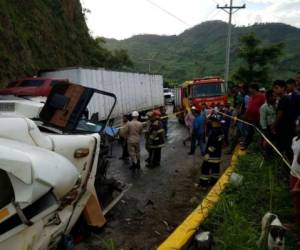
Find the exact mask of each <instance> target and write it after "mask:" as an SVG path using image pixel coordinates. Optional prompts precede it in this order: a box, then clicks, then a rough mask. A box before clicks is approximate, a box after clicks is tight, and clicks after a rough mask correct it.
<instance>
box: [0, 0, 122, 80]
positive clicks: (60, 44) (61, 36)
mask: <svg viewBox="0 0 300 250" xmlns="http://www.w3.org/2000/svg"><path fill="white" fill-rule="evenodd" d="M0 37H1V39H0V80H1V81H5V80H8V79H15V78H18V77H22V76H24V75H33V74H36V72H37V71H38V70H40V69H47V68H58V67H67V66H79V65H82V66H95V67H107V68H115V67H116V66H117V68H118V67H119V68H120V67H121V66H120V65H121V64H123V62H125V64H126V63H128V62H127V61H126V60H127V59H128V58H126V53H124V52H123V51H117V52H113V53H112V52H110V51H108V50H107V49H105V48H103V47H101V43H99V40H95V39H93V38H92V37H91V36H90V34H89V30H88V28H87V26H86V22H85V15H84V10H83V9H82V7H81V4H80V1H79V0H1V1H0Z"/></svg>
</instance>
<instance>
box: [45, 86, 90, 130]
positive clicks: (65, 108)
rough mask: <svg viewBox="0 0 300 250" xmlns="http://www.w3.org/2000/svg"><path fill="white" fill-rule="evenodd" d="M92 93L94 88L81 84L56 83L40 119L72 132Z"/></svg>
mask: <svg viewBox="0 0 300 250" xmlns="http://www.w3.org/2000/svg"><path fill="white" fill-rule="evenodd" d="M92 95H93V91H92V89H90V88H86V87H84V86H81V85H77V84H71V83H62V84H57V85H54V86H53V88H52V91H51V92H50V95H49V97H48V98H47V101H46V104H45V106H44V107H43V109H42V111H41V113H40V120H41V121H42V122H44V123H45V124H47V125H51V126H54V127H56V128H58V129H61V130H62V131H64V132H71V131H73V130H74V129H75V128H76V126H77V124H78V122H79V120H80V118H81V117H82V115H83V113H84V111H85V110H86V107H87V105H88V103H89V101H90V99H91V97H92Z"/></svg>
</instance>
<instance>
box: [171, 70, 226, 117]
mask: <svg viewBox="0 0 300 250" xmlns="http://www.w3.org/2000/svg"><path fill="white" fill-rule="evenodd" d="M227 102H228V97H227V94H226V92H225V86H224V80H223V79H222V78H220V77H218V76H208V77H203V78H195V79H193V80H192V81H186V82H185V83H183V84H182V85H180V86H179V87H178V88H177V89H176V90H175V108H176V110H177V111H180V112H181V113H180V115H178V117H179V120H180V121H183V119H184V115H185V114H186V113H187V112H189V111H190V109H191V107H192V106H194V107H196V109H197V110H202V105H203V104H206V107H207V108H213V107H214V106H217V105H226V104H227Z"/></svg>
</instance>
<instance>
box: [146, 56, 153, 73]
mask: <svg viewBox="0 0 300 250" xmlns="http://www.w3.org/2000/svg"><path fill="white" fill-rule="evenodd" d="M144 61H146V62H148V73H149V74H150V73H151V62H152V61H153V59H144Z"/></svg>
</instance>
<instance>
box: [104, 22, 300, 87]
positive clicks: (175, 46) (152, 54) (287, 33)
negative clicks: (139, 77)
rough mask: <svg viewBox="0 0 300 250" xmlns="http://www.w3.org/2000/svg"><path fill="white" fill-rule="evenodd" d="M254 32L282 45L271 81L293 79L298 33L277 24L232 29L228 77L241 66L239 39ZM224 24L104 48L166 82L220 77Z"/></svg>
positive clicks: (299, 55)
mask: <svg viewBox="0 0 300 250" xmlns="http://www.w3.org/2000/svg"><path fill="white" fill-rule="evenodd" d="M250 32H254V33H256V35H257V36H258V38H260V39H262V40H263V41H264V42H266V43H277V42H284V43H286V47H285V50H284V56H283V57H282V58H281V60H280V63H279V64H278V65H277V66H276V68H274V69H273V77H274V78H276V77H282V78H284V77H289V76H293V74H294V73H295V72H296V71H299V70H300V60H299V59H300V29H297V28H295V27H292V26H289V25H286V24H281V23H270V24H256V25H253V26H249V27H234V28H233V33H232V49H231V55H232V65H231V74H232V73H233V71H234V70H235V69H236V67H237V66H238V65H239V64H240V63H241V62H240V61H239V60H238V59H237V53H238V46H239V38H240V36H242V35H244V34H247V33H250ZM226 35H227V24H226V23H224V22H222V21H209V22H204V23H202V24H200V25H197V26H195V27H193V28H191V29H188V30H186V31H185V32H183V33H182V34H180V35H178V36H156V35H139V36H134V37H132V38H129V39H125V40H121V41H117V40H114V39H107V44H106V46H107V47H108V48H124V49H127V50H128V53H129V56H130V57H131V58H132V60H133V62H134V64H135V70H137V71H145V72H147V71H148V61H145V60H146V59H152V61H151V71H152V72H155V73H160V74H163V75H164V76H165V78H166V79H168V80H174V81H178V82H180V81H183V80H186V79H191V78H193V77H197V76H204V75H221V76H223V73H224V60H225V45H226Z"/></svg>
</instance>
